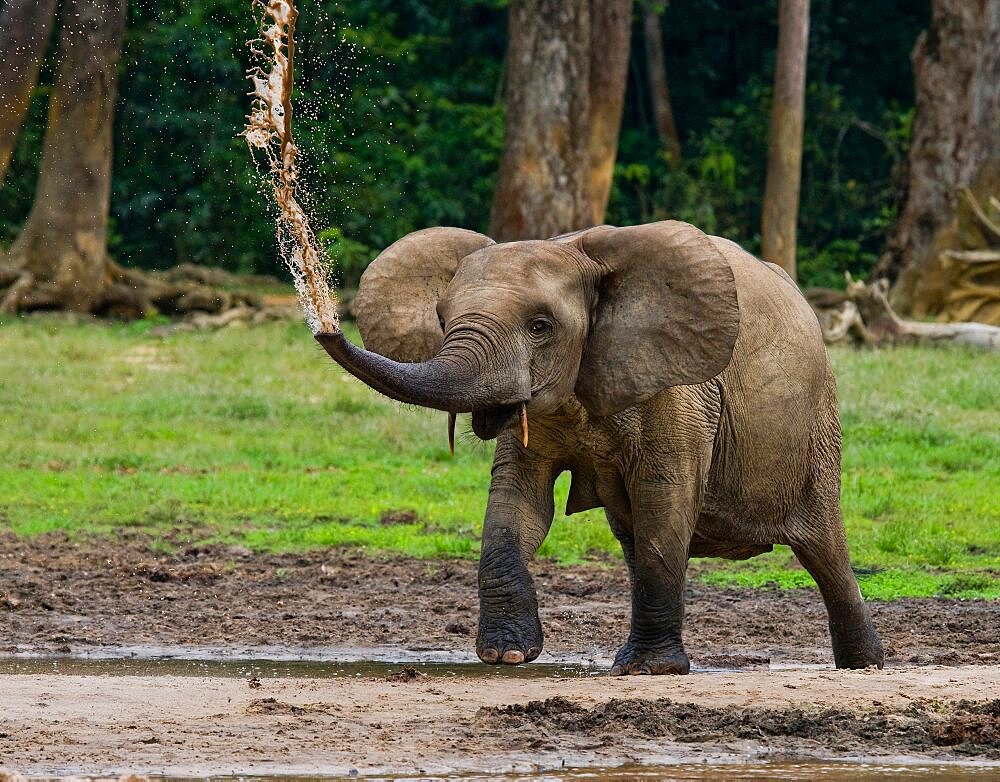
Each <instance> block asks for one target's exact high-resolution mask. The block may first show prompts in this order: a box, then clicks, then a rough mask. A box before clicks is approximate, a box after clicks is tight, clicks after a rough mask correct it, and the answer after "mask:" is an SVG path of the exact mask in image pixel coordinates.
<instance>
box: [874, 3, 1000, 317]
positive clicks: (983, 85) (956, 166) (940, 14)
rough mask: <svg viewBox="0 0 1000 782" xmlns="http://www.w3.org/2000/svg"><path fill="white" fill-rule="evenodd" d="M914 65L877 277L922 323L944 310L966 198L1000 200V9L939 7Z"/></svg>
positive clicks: (997, 5) (919, 44) (973, 5)
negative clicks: (903, 170) (904, 157)
mask: <svg viewBox="0 0 1000 782" xmlns="http://www.w3.org/2000/svg"><path fill="white" fill-rule="evenodd" d="M912 60H913V70H914V77H915V82H916V101H917V108H916V115H915V117H914V120H913V138H912V142H911V145H910V152H909V158H908V164H907V165H908V171H907V191H906V198H905V201H904V205H903V208H902V211H901V213H900V215H899V219H898V221H897V223H896V225H895V227H894V230H893V232H892V234H891V235H890V238H889V241H888V243H887V247H886V252H885V254H884V255H883V257H882V258H881V260H880V261H879V265H878V266H877V268H876V270H875V271H876V274H878V275H879V276H883V277H887V278H889V279H892V280H895V285H894V287H893V289H892V302H893V304H894V306H895V307H896V308H897V309H898V310H899V311H900V312H904V313H907V314H911V315H913V316H915V317H918V318H922V317H926V316H928V315H933V314H936V313H938V312H940V311H941V310H942V308H943V307H944V306H945V303H946V299H947V295H948V277H949V274H948V270H947V261H946V258H947V256H946V252H947V251H948V250H954V249H961V248H962V244H963V243H962V242H961V237H960V236H959V235H958V234H959V233H960V230H959V226H958V223H957V220H956V209H957V205H958V200H959V193H960V191H961V190H962V188H971V190H972V191H973V194H974V195H976V196H977V197H980V198H982V199H983V200H985V199H988V197H989V196H991V195H997V194H998V193H1000V187H998V186H1000V155H998V154H997V150H1000V90H998V87H997V85H998V84H1000V0H933V4H932V18H931V24H930V27H929V28H928V29H927V30H926V31H925V32H924V33H922V34H921V36H920V38H919V39H918V40H917V44H916V46H915V47H914V50H913V55H912ZM991 154H992V157H991Z"/></svg>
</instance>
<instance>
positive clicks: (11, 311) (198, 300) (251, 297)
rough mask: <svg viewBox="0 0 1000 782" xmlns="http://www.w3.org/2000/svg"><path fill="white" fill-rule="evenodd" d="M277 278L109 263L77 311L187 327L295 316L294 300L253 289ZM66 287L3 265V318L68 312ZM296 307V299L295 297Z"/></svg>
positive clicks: (207, 269) (272, 283)
mask: <svg viewBox="0 0 1000 782" xmlns="http://www.w3.org/2000/svg"><path fill="white" fill-rule="evenodd" d="M278 285H280V282H279V281H278V280H277V279H276V278H274V277H264V276H248V277H241V276H239V275H235V274H231V273H229V272H227V271H224V270H222V269H214V268H210V267H203V266H194V265H193V264H182V265H180V266H176V267H174V268H172V269H169V270H167V271H162V272H156V271H140V270H138V269H126V268H124V267H122V266H119V265H118V264H117V263H115V262H114V261H112V260H110V259H107V260H106V262H105V273H104V275H103V280H102V285H101V289H100V291H99V293H98V295H97V296H94V297H92V298H90V300H89V302H88V303H87V305H86V306H77V307H70V309H73V310H74V311H79V312H85V313H88V314H91V315H97V316H101V317H110V318H117V319H121V320H134V319H137V318H142V317H148V316H150V315H157V314H159V315H166V316H168V317H171V318H183V319H185V324H186V327H187V328H221V327H223V326H226V325H229V324H231V323H235V322H238V321H239V322H262V321H265V320H274V319H279V318H280V319H285V318H288V317H294V316H295V311H294V307H289V299H291V297H281V296H264V295H262V294H260V293H259V292H257V291H255V290H252V289H251V288H252V287H262V286H278ZM64 287H65V283H61V282H60V281H58V280H56V281H53V280H46V279H39V278H38V277H37V276H36V275H35V274H34V273H33V272H31V271H22V270H19V269H16V268H11V267H2V266H0V314H2V315H16V314H19V313H29V312H35V311H39V310H55V309H66V308H67V303H68V302H71V301H72V299H71V297H67V296H66V295H65V291H64V290H63V288H64ZM291 302H292V303H294V299H291Z"/></svg>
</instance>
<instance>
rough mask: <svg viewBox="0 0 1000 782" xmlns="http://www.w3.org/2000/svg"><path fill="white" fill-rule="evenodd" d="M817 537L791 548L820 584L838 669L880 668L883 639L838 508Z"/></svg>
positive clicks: (818, 584)
mask: <svg viewBox="0 0 1000 782" xmlns="http://www.w3.org/2000/svg"><path fill="white" fill-rule="evenodd" d="M824 526H825V527H826V528H825V529H822V528H821V529H819V530H816V533H817V534H816V535H815V537H812V536H810V537H809V538H807V539H805V540H802V541H800V542H795V543H792V551H794V552H795V556H796V557H798V559H799V562H801V563H802V566H803V567H804V568H805V569H806V570H807V571H809V575H811V576H812V577H813V578H814V579H815V580H816V584H817V586H819V591H820V594H822V595H823V602H824V603H825V604H826V611H827V614H828V616H829V619H830V636H831V637H832V640H833V659H834V661H835V662H836V665H837V667H838V668H868V667H870V666H873V665H874V666H876V667H878V668H881V667H882V665H883V663H884V661H885V653H884V652H883V650H882V642H881V641H880V640H879V637H878V633H877V632H876V630H875V625H874V623H873V622H872V618H871V614H870V613H869V611H868V606H867V605H866V604H865V601H864V599H863V598H862V597H861V590H860V589H859V587H858V581H857V579H856V578H855V577H854V571H853V570H851V561H850V558H849V556H848V552H847V539H846V536H845V534H844V525H843V522H842V521H841V520H840V513H839V510H838V512H837V515H836V518H835V521H832V523H829V524H828V525H824Z"/></svg>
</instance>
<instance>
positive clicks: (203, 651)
mask: <svg viewBox="0 0 1000 782" xmlns="http://www.w3.org/2000/svg"><path fill="white" fill-rule="evenodd" d="M733 659H736V658H733ZM751 659H754V660H758V659H762V660H764V661H765V662H764V664H763V665H759V664H753V665H741V664H736V665H730V664H719V665H716V664H707V665H704V664H703V665H699V664H697V663H695V664H693V665H692V667H691V670H692V672H694V673H735V672H738V671H743V670H751V669H754V668H757V669H760V668H763V669H764V670H772V671H785V670H814V669H825V668H829V667H830V666H827V665H814V664H802V663H796V662H791V661H781V660H775V661H770V660H769V659H768V658H751ZM729 660H730V656H727V657H726V658H725V661H726V663H728V662H729ZM712 662H715V661H712ZM611 664H612V659H611V657H610V656H607V655H606V654H602V653H596V652H595V653H593V654H577V655H551V654H545V655H543V656H542V657H541V658H540V659H538V660H536V661H534V662H532V663H529V664H527V665H520V666H506V665H485V664H483V663H481V662H480V661H479V660H478V658H476V656H475V655H473V654H471V653H469V652H461V651H455V650H443V649H403V648H399V647H371V648H356V647H350V648H348V647H344V648H330V649H315V648H313V649H287V648H278V647H276V648H272V647H247V648H243V649H239V648H237V649H231V648H230V649H225V650H220V649H217V648H212V647H195V646H192V647H173V646H165V647H158V646H114V647H91V648H87V649H80V650H73V651H70V652H67V653H65V654H63V653H58V654H45V653H36V652H31V651H22V652H14V653H8V654H0V675H4V674H6V675H11V674H13V675H26V676H31V675H39V674H65V675H73V676H195V677H198V676H200V677H215V676H218V677H235V678H241V677H242V678H250V677H254V676H256V677H258V678H316V679H334V678H343V677H359V678H365V677H373V678H384V677H386V676H390V675H392V674H396V673H399V672H400V671H401V670H402V668H404V667H406V668H413V669H414V670H415V671H417V672H418V673H421V674H426V675H428V676H461V677H471V678H486V677H504V676H506V677H512V678H518V679H546V678H558V677H566V678H572V677H589V676H601V675H606V674H607V672H608V671H609V670H610V668H611Z"/></svg>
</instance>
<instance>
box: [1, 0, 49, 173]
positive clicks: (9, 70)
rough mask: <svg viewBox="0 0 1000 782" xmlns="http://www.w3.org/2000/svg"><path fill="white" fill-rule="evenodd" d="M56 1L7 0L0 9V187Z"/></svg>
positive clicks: (39, 60) (43, 51)
mask: <svg viewBox="0 0 1000 782" xmlns="http://www.w3.org/2000/svg"><path fill="white" fill-rule="evenodd" d="M55 12H56V0H7V1H6V3H5V4H4V7H3V11H0V62H2V63H3V69H4V73H3V78H0V187H2V186H3V182H4V179H5V178H6V176H7V167H8V166H9V165H10V159H11V156H12V155H13V154H14V147H15V146H17V137H18V134H20V132H21V125H22V124H23V123H24V115H25V114H27V113H28V105H29V104H30V103H31V91H32V90H33V89H34V88H35V85H36V84H37V83H38V70H39V68H41V66H42V58H43V57H44V56H45V48H46V46H47V45H48V42H49V34H50V33H51V32H52V19H53V17H54V16H55Z"/></svg>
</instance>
